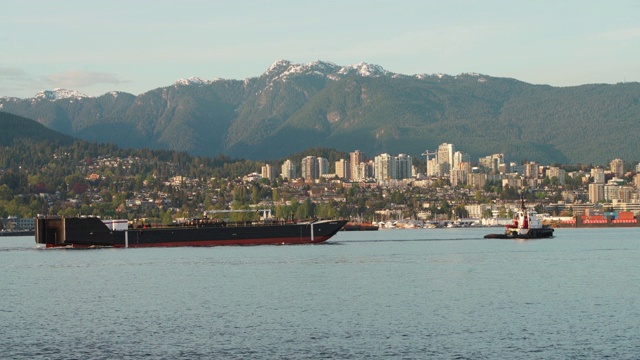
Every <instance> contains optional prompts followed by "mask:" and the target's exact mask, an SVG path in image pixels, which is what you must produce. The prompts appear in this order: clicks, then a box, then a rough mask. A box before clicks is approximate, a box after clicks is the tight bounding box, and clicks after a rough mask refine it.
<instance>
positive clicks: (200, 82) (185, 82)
mask: <svg viewBox="0 0 640 360" xmlns="http://www.w3.org/2000/svg"><path fill="white" fill-rule="evenodd" d="M207 84H211V81H210V80H206V79H203V78H200V77H190V78H186V79H178V80H176V82H175V83H174V85H207Z"/></svg>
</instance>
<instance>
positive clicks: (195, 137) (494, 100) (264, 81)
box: [0, 61, 640, 163]
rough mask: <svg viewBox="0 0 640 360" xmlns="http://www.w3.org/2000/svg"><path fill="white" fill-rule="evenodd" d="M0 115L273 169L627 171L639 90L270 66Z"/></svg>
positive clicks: (25, 104)
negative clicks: (342, 161) (320, 152)
mask: <svg viewBox="0 0 640 360" xmlns="http://www.w3.org/2000/svg"><path fill="white" fill-rule="evenodd" d="M0 106H1V108H2V109H3V110H4V111H7V112H11V113H14V114H18V115H21V116H26V117H29V118H33V119H36V120H37V121H38V122H40V123H41V124H43V125H45V126H47V127H50V128H51V129H54V130H57V131H60V132H62V133H65V134H68V135H71V136H74V137H78V138H82V139H85V140H89V141H95V142H111V143H115V144H118V145H119V146H121V147H135V148H142V147H146V148H151V149H173V150H177V151H185V152H188V153H190V154H192V155H205V156H217V155H220V154H224V155H227V156H231V157H242V158H248V159H254V160H272V159H278V158H282V157H285V156H287V155H289V154H292V153H295V152H299V151H302V150H304V149H307V148H310V147H329V148H335V149H337V150H340V151H353V150H355V149H359V150H361V151H364V152H365V153H367V154H368V155H369V156H374V155H376V154H380V153H384V152H387V153H392V154H398V153H406V154H409V155H412V156H414V157H419V156H420V154H421V153H422V152H423V151H424V150H426V149H430V150H432V149H435V148H436V147H437V146H438V145H439V144H441V143H444V142H447V143H453V144H454V145H456V148H457V149H459V150H461V151H463V152H467V153H469V154H470V155H471V156H472V159H477V158H478V157H481V156H486V155H490V154H494V153H504V154H505V155H506V156H507V158H508V160H511V161H521V160H535V161H539V162H542V163H551V162H556V163H606V162H608V161H609V160H611V159H613V158H617V157H619V158H622V159H623V160H626V161H628V162H631V161H635V160H637V159H636V158H637V156H638V155H637V154H639V153H640V142H639V141H638V135H637V132H635V131H634V129H635V126H636V124H637V123H638V121H639V120H640V84H638V83H624V84H616V85H602V84H600V85H583V86H576V87H565V88H556V87H551V86H544V85H531V84H527V83H524V82H520V81H517V80H514V79H505V78H494V77H490V76H484V75H477V74H462V75H458V76H447V75H440V76H406V75H400V74H393V73H389V72H386V71H384V70H383V69H381V68H379V67H374V66H371V65H367V64H359V65H358V66H352V67H340V66H337V65H333V64H330V63H322V62H315V63H310V64H291V63H289V62H286V61H280V62H277V63H276V64H274V65H273V66H272V67H271V68H270V69H269V70H268V71H267V72H265V73H264V74H263V75H261V76H260V77H256V78H250V79H245V80H244V81H238V80H216V81H210V82H188V81H186V82H179V83H176V84H174V85H171V86H168V87H164V88H158V89H154V90H151V91H149V92H146V93H144V94H141V95H139V96H133V95H130V94H125V93H109V94H105V95H103V96H101V97H97V98H90V97H82V98H66V99H57V100H50V99H46V98H38V99H24V100H20V99H10V98H0Z"/></svg>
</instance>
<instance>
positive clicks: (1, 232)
mask: <svg viewBox="0 0 640 360" xmlns="http://www.w3.org/2000/svg"><path fill="white" fill-rule="evenodd" d="M33 234H35V231H33V230H0V236H33Z"/></svg>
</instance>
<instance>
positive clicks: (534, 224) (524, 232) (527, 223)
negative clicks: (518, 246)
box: [484, 195, 553, 239]
mask: <svg viewBox="0 0 640 360" xmlns="http://www.w3.org/2000/svg"><path fill="white" fill-rule="evenodd" d="M521 201H522V203H521V205H520V211H518V214H516V217H515V219H513V223H511V224H509V225H505V227H506V230H505V232H504V233H503V234H487V235H485V236H484V238H485V239H541V238H550V237H553V228H551V227H550V226H548V225H542V220H541V219H540V217H539V216H538V214H537V213H536V212H535V211H532V210H531V211H530V210H528V209H527V207H526V206H525V204H524V195H523V196H522V199H521Z"/></svg>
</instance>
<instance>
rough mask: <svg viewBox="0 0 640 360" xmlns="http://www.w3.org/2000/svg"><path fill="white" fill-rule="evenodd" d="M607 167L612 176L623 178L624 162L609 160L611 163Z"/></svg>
mask: <svg viewBox="0 0 640 360" xmlns="http://www.w3.org/2000/svg"><path fill="white" fill-rule="evenodd" d="M609 167H610V170H611V173H612V174H613V175H614V176H617V177H623V176H624V161H622V159H613V160H611V163H609Z"/></svg>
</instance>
